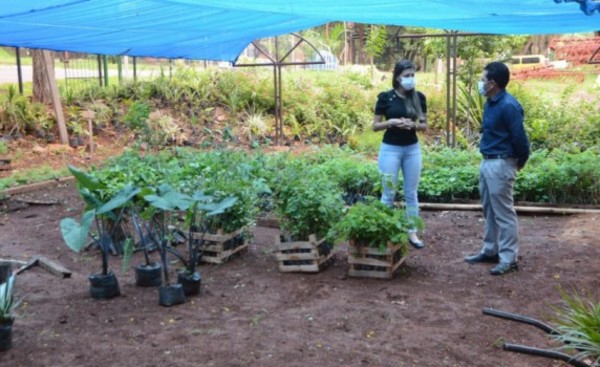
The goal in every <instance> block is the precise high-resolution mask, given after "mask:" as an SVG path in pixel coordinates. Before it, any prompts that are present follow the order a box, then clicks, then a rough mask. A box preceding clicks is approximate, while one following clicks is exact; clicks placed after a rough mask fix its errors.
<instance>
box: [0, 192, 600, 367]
mask: <svg viewBox="0 0 600 367" xmlns="http://www.w3.org/2000/svg"><path fill="white" fill-rule="evenodd" d="M15 197H29V198H38V199H45V200H48V199H53V200H56V201H58V202H59V203H60V204H58V205H47V206H42V205H30V206H28V207H24V208H22V209H19V210H13V211H10V212H7V211H6V207H5V208H4V213H2V214H0V257H1V258H5V259H6V258H9V259H16V260H23V261H27V260H29V259H30V258H31V257H32V256H34V255H43V256H45V257H47V258H49V259H52V260H55V261H57V262H59V263H61V264H63V265H64V266H66V267H67V268H68V269H70V270H71V271H72V272H73V275H72V277H71V278H70V279H59V278H58V277H55V276H53V275H51V274H50V273H48V272H46V271H45V270H43V269H41V268H40V267H34V268H32V269H30V270H27V271H25V272H23V273H22V274H20V275H19V276H18V279H17V285H16V295H17V298H19V299H22V304H21V306H20V307H19V308H18V319H17V320H16V321H15V324H14V327H13V330H14V335H13V343H14V347H13V349H11V350H10V351H7V352H4V353H0V365H1V366H11V367H18V366H274V367H275V366H276V367H280V366H506V367H513V366H520V367H527V366H536V367H542V366H560V365H563V364H561V363H559V362H555V361H551V360H548V359H544V358H540V357H532V356H526V355H519V354H514V353H510V352H505V351H502V349H501V344H502V343H503V342H505V341H506V342H512V343H518V344H526V345H530V346H536V347H542V348H548V347H551V346H552V345H553V344H552V342H551V341H549V339H548V338H547V336H546V335H544V334H543V332H542V331H541V330H538V329H535V328H534V327H532V326H528V325H523V324H516V323H512V322H510V321H506V320H501V319H497V318H493V317H489V316H484V315H483V314H482V312H481V310H482V308H483V307H486V306H489V307H494V308H497V309H500V310H505V311H510V312H516V313H521V314H524V315H529V316H532V317H535V318H538V319H541V320H544V321H551V320H552V317H553V315H554V311H553V309H552V307H553V306H556V305H560V304H561V301H560V295H559V291H558V286H562V287H563V288H565V289H567V290H570V289H572V288H571V287H572V286H576V289H577V290H579V291H583V290H586V291H589V292H591V293H592V295H594V296H596V297H597V296H598V293H599V292H600V277H599V276H598V275H599V273H598V264H597V261H598V258H600V246H599V244H598V238H600V215H598V214H586V215H572V216H537V217H536V216H520V225H521V226H520V234H521V253H520V256H519V259H520V265H521V270H520V271H519V272H518V273H514V274H509V275H506V276H503V277H492V276H491V275H489V273H488V272H489V269H490V266H488V265H468V264H466V263H465V262H464V261H463V260H462V258H463V256H464V255H466V254H468V253H470V252H473V251H476V250H478V248H479V243H480V239H481V234H482V231H483V218H482V215H481V213H479V212H457V211H438V212H433V211H427V212H424V213H423V216H424V219H425V222H426V224H427V231H426V232H425V234H424V236H423V239H424V240H425V241H426V242H427V247H426V248H425V249H423V250H420V251H416V250H412V251H411V253H410V255H409V257H408V259H407V262H406V263H405V264H404V265H403V266H402V267H401V268H400V269H399V271H398V272H397V274H396V276H395V277H394V278H393V279H392V280H389V281H387V280H371V279H359V278H348V277H347V276H346V271H347V262H346V258H345V247H344V246H340V247H339V248H338V249H337V251H338V254H337V260H336V261H335V263H334V264H333V265H332V266H331V267H329V268H327V269H325V270H324V271H323V272H321V273H318V274H284V273H280V272H279V271H278V268H277V263H276V261H275V259H274V256H273V253H272V252H273V244H274V241H275V238H276V236H277V234H278V231H277V230H276V229H272V228H256V229H255V230H254V233H255V238H254V242H253V243H252V244H251V246H250V251H249V253H247V254H245V255H243V256H241V257H238V258H235V259H233V260H231V261H230V262H228V263H226V264H224V265H220V266H211V265H203V266H201V268H200V269H201V272H202V276H203V286H202V287H203V289H202V294H201V295H200V296H198V297H194V298H190V299H189V300H188V302H187V303H185V304H183V305H179V306H175V307H171V308H164V307H161V306H159V305H158V294H157V290H156V289H147V288H144V289H142V288H136V287H135V286H134V274H133V272H132V271H131V270H129V271H128V272H126V273H123V272H122V271H121V270H120V259H119V258H116V257H111V259H110V260H111V267H112V268H113V269H114V270H115V271H116V273H117V275H118V278H119V281H120V284H121V291H122V296H120V297H117V298H115V299H112V300H105V301H98V300H93V299H91V298H90V297H89V295H88V287H89V283H88V279H87V277H88V275H89V274H91V273H92V272H97V271H99V270H100V257H99V255H98V253H97V252H96V251H95V250H91V251H88V252H84V253H81V254H77V253H74V252H72V251H70V250H69V249H68V248H67V247H66V246H65V245H64V243H63V241H62V239H61V236H60V233H59V230H58V223H59V221H60V219H61V218H63V217H65V216H74V215H78V214H80V212H81V208H82V202H81V200H80V199H79V197H78V194H77V192H76V190H74V189H73V187H71V184H70V183H61V184H58V185H52V186H50V187H47V188H45V189H43V190H38V191H35V192H31V193H28V194H20V195H15V196H13V197H12V199H15ZM13 209H14V207H13ZM156 255H157V254H154V256H156ZM139 256H140V254H136V255H134V259H133V260H132V264H133V265H135V264H137V263H139V262H140V258H139ZM174 266H177V264H174Z"/></svg>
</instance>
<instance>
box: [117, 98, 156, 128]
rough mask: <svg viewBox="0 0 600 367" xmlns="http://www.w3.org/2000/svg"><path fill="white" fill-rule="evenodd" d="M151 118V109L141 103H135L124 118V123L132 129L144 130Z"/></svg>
mask: <svg viewBox="0 0 600 367" xmlns="http://www.w3.org/2000/svg"><path fill="white" fill-rule="evenodd" d="M149 116H150V107H149V106H148V105H147V104H145V103H141V102H134V103H132V104H131V106H130V107H129V110H128V111H127V113H126V114H125V116H123V121H124V122H125V123H126V124H127V125H128V126H129V127H130V128H132V129H134V130H136V129H143V128H144V127H145V126H146V120H147V119H148V117H149Z"/></svg>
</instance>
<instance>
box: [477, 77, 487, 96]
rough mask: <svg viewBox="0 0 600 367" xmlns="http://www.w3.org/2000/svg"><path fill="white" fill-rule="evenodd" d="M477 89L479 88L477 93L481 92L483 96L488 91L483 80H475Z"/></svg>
mask: <svg viewBox="0 0 600 367" xmlns="http://www.w3.org/2000/svg"><path fill="white" fill-rule="evenodd" d="M477 89H479V94H481V95H482V96H485V94H486V93H487V92H488V91H487V90H486V89H485V82H484V81H483V80H479V81H477Z"/></svg>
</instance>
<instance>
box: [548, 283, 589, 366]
mask: <svg viewBox="0 0 600 367" xmlns="http://www.w3.org/2000/svg"><path fill="white" fill-rule="evenodd" d="M560 292H561V297H562V299H563V302H564V305H563V307H562V308H558V309H557V315H558V321H557V322H558V327H557V330H558V331H559V333H560V334H558V335H552V338H553V339H555V340H558V341H560V342H562V343H564V344H565V345H564V346H562V347H561V348H560V349H568V350H577V351H578V353H577V355H576V356H575V358H577V359H585V358H590V359H591V360H593V363H594V365H597V364H599V363H600V300H594V299H593V298H592V297H591V296H582V295H580V294H578V293H577V292H574V293H573V294H572V295H569V294H567V293H566V292H565V291H563V290H561V291H560Z"/></svg>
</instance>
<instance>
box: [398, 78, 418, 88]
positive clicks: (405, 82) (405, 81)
mask: <svg viewBox="0 0 600 367" xmlns="http://www.w3.org/2000/svg"><path fill="white" fill-rule="evenodd" d="M416 84H417V81H416V80H415V77H414V76H413V77H410V78H405V77H401V79H400V85H401V86H402V89H404V90H413V89H415V85H416Z"/></svg>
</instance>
